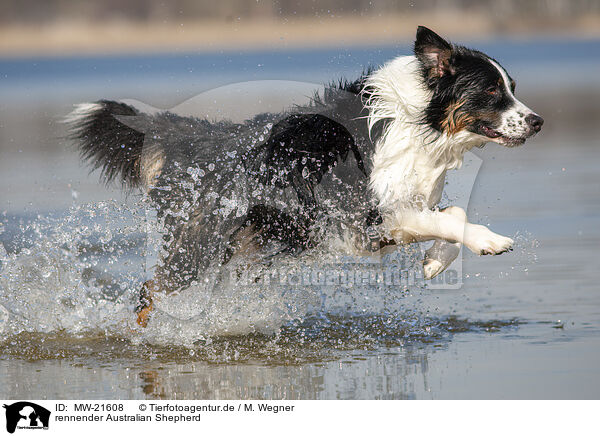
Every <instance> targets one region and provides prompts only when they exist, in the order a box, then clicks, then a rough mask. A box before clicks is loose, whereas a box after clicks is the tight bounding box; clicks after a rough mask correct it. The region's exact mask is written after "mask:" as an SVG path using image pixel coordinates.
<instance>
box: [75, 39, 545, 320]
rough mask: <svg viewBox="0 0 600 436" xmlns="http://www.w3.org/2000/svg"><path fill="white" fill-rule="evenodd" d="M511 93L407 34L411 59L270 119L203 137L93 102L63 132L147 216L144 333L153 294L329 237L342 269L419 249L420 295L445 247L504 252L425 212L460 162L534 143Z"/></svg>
mask: <svg viewBox="0 0 600 436" xmlns="http://www.w3.org/2000/svg"><path fill="white" fill-rule="evenodd" d="M514 91H515V81H514V80H513V79H512V78H511V77H510V75H509V74H508V73H507V72H506V70H505V69H504V68H502V66H500V64H499V63H498V62H497V61H495V60H494V59H492V58H491V57H489V56H487V55H485V54H483V53H481V52H479V51H476V50H471V49H468V48H465V47H462V46H459V45H454V44H451V43H449V42H447V41H446V40H444V39H443V38H441V37H440V36H438V35H437V34H436V33H434V32H433V31H431V30H429V29H427V28H425V27H419V28H418V30H417V35H416V41H415V44H414V56H402V57H398V58H396V59H394V60H392V61H391V62H389V63H387V64H385V65H384V66H383V67H381V68H378V69H369V70H367V71H366V72H365V73H364V74H363V75H362V76H361V77H360V78H358V79H357V80H356V81H354V82H347V81H340V82H336V83H334V84H331V85H328V86H326V87H325V89H324V91H323V92H321V93H319V94H316V95H315V96H314V98H313V99H312V100H311V103H310V104H308V105H306V106H302V107H294V108H293V109H290V110H289V111H286V112H284V113H279V114H273V113H264V114H260V115H257V116H256V117H254V118H253V119H250V120H247V121H245V122H243V123H233V122H229V121H217V122H211V121H208V120H205V119H198V118H191V117H181V116H178V115H175V114H172V113H169V112H162V113H158V114H153V115H150V114H145V113H141V112H140V111H138V110H137V109H135V108H134V107H132V106H129V105H126V104H123V103H118V102H114V101H106V100H101V101H98V102H96V103H91V104H82V105H79V106H78V107H77V108H76V109H75V111H74V112H73V113H72V114H71V115H70V116H69V117H68V120H67V121H68V122H69V123H70V125H71V136H72V137H73V138H74V139H75V140H77V141H78V144H79V148H80V150H81V153H82V155H83V157H84V158H85V159H87V160H89V161H91V163H92V164H93V165H94V166H95V167H96V168H101V169H102V172H103V176H104V178H105V179H106V180H107V181H111V180H115V179H117V180H120V181H121V182H122V183H123V184H124V185H125V187H128V188H141V189H143V190H144V191H145V192H146V193H147V195H148V197H149V198H150V199H151V201H152V202H153V204H154V205H155V207H156V209H157V213H158V218H159V220H160V222H161V223H162V225H163V232H164V236H163V238H164V250H163V255H162V259H161V260H160V261H159V264H158V266H157V267H156V271H155V275H154V279H153V280H150V281H148V282H146V283H145V285H144V287H143V288H142V290H141V292H140V301H141V305H140V307H139V308H138V322H139V323H140V324H141V325H145V324H146V322H147V318H148V315H149V313H150V311H151V310H152V298H151V297H152V294H153V293H155V292H172V291H177V290H181V289H184V288H186V287H189V286H190V284H191V283H193V282H194V281H195V280H198V279H199V278H200V277H202V274H203V271H205V270H206V269H207V268H208V267H209V266H214V265H217V266H219V265H225V264H227V263H230V262H233V261H234V259H244V262H270V261H272V259H273V258H274V257H276V256H281V255H288V256H290V255H291V256H294V255H298V254H299V253H302V252H304V251H305V250H309V249H311V248H314V247H317V246H318V245H319V244H321V243H323V241H324V240H325V235H331V234H332V233H333V234H337V235H339V237H340V238H341V239H342V240H344V241H346V242H348V244H347V246H348V247H349V250H354V251H356V252H358V253H364V252H376V251H379V250H381V249H382V248H383V247H387V246H393V245H396V244H409V243H414V242H419V241H428V240H433V241H434V242H433V245H432V247H431V248H429V249H428V250H427V251H426V254H425V258H424V260H423V268H424V276H425V278H427V279H429V278H432V277H434V276H436V275H437V274H439V273H440V272H442V271H443V270H444V269H445V268H446V267H447V266H448V265H449V264H450V263H451V262H452V261H453V260H454V259H455V258H456V256H457V255H458V253H459V250H460V247H461V245H465V246H466V247H467V248H469V249H470V250H471V251H473V252H475V253H477V254H500V253H503V252H505V251H507V250H510V249H511V245H512V244H513V240H512V239H510V238H508V237H505V236H502V235H499V234H496V233H494V232H492V231H491V230H489V229H488V228H487V227H485V226H482V225H477V224H472V223H469V222H468V220H467V217H466V214H465V211H464V210H462V209H460V208H458V207H448V208H445V209H443V210H440V209H439V208H437V207H436V205H437V204H438V203H439V201H440V199H441V196H442V191H443V187H444V181H445V178H446V171H448V170H451V169H456V168H459V167H460V166H461V163H462V159H463V155H464V153H465V152H467V151H468V150H470V149H471V148H473V147H481V146H483V145H484V144H485V143H486V142H490V141H492V142H497V143H499V144H501V145H504V146H507V147H515V146H518V145H521V144H523V142H525V140H526V139H527V138H529V137H530V136H532V135H534V134H535V133H537V132H539V131H540V129H541V127H542V124H543V120H542V118H541V117H540V116H539V115H537V114H536V113H535V112H533V111H532V110H531V109H529V108H528V107H527V106H525V105H524V104H523V103H521V102H520V101H519V100H517V98H516V97H515V95H514ZM388 249H389V248H388Z"/></svg>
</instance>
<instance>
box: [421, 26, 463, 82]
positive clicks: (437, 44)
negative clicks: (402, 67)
mask: <svg viewBox="0 0 600 436" xmlns="http://www.w3.org/2000/svg"><path fill="white" fill-rule="evenodd" d="M414 51H415V55H416V56H417V59H419V61H421V64H423V67H425V70H426V72H427V77H428V78H429V79H435V78H439V77H442V76H443V75H445V74H454V68H453V67H452V65H451V63H450V59H451V56H452V45H451V44H450V43H449V42H447V41H446V40H445V39H444V38H442V37H441V36H439V35H438V34H437V33H435V32H434V31H433V30H430V29H428V28H427V27H423V26H419V27H418V28H417V38H416V40H415V49H414Z"/></svg>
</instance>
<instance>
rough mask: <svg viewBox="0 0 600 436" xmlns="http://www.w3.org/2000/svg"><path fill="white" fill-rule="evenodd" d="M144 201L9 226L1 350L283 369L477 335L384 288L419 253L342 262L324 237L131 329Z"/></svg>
mask: <svg viewBox="0 0 600 436" xmlns="http://www.w3.org/2000/svg"><path fill="white" fill-rule="evenodd" d="M143 206H144V204H143V202H140V203H138V204H135V205H133V206H127V205H121V204H116V203H111V202H103V203H98V204H94V205H83V206H79V207H74V208H72V209H71V210H70V211H69V213H68V214H66V215H63V216H54V217H35V218H32V219H29V220H21V222H20V223H19V224H18V225H16V227H15V226H12V227H13V232H12V233H11V234H10V235H8V236H9V237H6V235H5V237H4V241H5V242H6V245H7V246H8V247H9V249H6V250H5V249H4V246H0V262H1V270H0V331H1V335H2V337H3V338H4V339H3V340H0V354H4V355H11V356H20V357H23V358H29V359H36V358H39V359H44V358H62V357H73V356H79V357H85V356H88V357H90V358H91V357H92V356H96V357H98V356H104V357H105V358H108V359H111V358H113V357H120V358H123V357H126V356H128V355H129V356H131V358H135V357H139V356H145V357H147V358H148V359H156V358H159V359H178V360H181V359H203V360H209V361H213V360H214V361H231V360H234V361H235V360H252V359H261V360H266V361H278V362H293V361H301V360H312V359H323V358H327V356H330V355H331V353H334V352H335V351H336V350H348V349H370V348H376V347H381V346H384V347H388V346H402V345H403V344H405V343H410V342H414V341H419V342H422V343H423V342H430V341H434V340H439V339H441V338H444V337H447V336H448V335H450V334H452V333H453V332H454V331H461V329H463V330H469V329H477V328H478V327H477V325H476V324H474V323H471V322H467V321H465V322H464V323H463V325H462V327H461V328H458V329H456V328H455V326H456V324H457V323H456V322H453V321H452V320H450V321H449V319H448V318H443V317H434V316H431V314H426V313H424V311H423V310H421V309H420V308H419V296H420V294H421V293H423V292H427V290H426V287H425V286H424V285H423V283H422V282H419V280H414V281H412V282H411V281H405V282H400V283H390V282H389V281H388V279H389V277H392V275H390V276H386V275H385V272H386V271H391V270H393V269H394V268H396V270H397V271H400V270H402V271H404V270H406V269H407V265H413V266H419V268H418V269H419V270H420V263H419V261H418V260H419V259H421V256H422V253H421V252H420V251H419V250H418V249H416V250H415V249H410V248H405V249H401V250H399V251H397V252H396V253H395V254H394V255H390V256H388V257H386V258H383V259H378V260H375V261H373V260H372V259H357V258H350V257H348V256H346V255H345V254H344V253H343V250H342V249H341V248H340V247H338V246H336V244H335V243H334V241H331V242H329V243H324V244H322V245H323V247H326V248H324V249H321V250H311V251H309V252H306V253H305V254H303V255H301V256H298V257H284V258H281V259H278V260H277V261H276V262H274V263H272V264H270V265H264V264H258V265H244V266H243V268H242V270H240V265H239V264H237V265H236V264H232V265H228V266H227V267H224V268H218V269H216V268H215V269H211V270H209V271H206V273H205V274H204V275H203V276H202V279H201V280H198V281H197V282H196V283H195V284H194V285H193V286H192V287H191V288H190V289H186V290H185V291H182V292H180V293H178V294H172V295H169V296H159V297H158V298H157V299H156V302H155V303H156V304H155V306H156V309H155V311H154V312H153V314H152V318H151V320H150V322H149V324H148V327H147V328H141V327H139V326H138V325H137V324H136V323H135V312H134V309H135V304H136V303H137V297H138V292H139V289H140V287H141V284H142V283H143V281H144V280H145V279H146V277H145V274H146V273H145V271H144V268H145V266H146V253H145V249H146V234H145V231H146V230H147V229H148V223H147V222H146V219H147V216H146V213H145V210H144V207H143ZM8 227H11V226H10V225H9V226H8ZM9 233H10V232H9ZM332 272H335V274H332ZM359 272H360V276H359ZM392 272H393V271H392ZM332 277H334V279H332ZM332 280H333V281H332Z"/></svg>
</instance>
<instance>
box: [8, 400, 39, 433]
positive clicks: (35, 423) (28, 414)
mask: <svg viewBox="0 0 600 436" xmlns="http://www.w3.org/2000/svg"><path fill="white" fill-rule="evenodd" d="M3 407H4V408H5V409H6V431H8V432H9V433H14V432H15V430H16V429H17V428H18V429H29V430H35V429H44V430H47V429H48V424H49V423H50V411H49V410H48V409H45V408H43V407H42V406H38V405H37V404H35V403H30V402H28V401H19V402H18V403H13V404H10V405H7V404H4V405H3Z"/></svg>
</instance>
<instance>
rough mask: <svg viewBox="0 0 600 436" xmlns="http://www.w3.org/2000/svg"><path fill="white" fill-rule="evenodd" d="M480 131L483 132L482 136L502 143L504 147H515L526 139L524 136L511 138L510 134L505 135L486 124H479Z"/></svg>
mask: <svg viewBox="0 0 600 436" xmlns="http://www.w3.org/2000/svg"><path fill="white" fill-rule="evenodd" d="M481 133H483V135H484V136H487V137H488V138H490V139H493V140H494V142H497V143H499V144H502V145H504V146H506V147H517V146H519V145H521V144H523V143H524V142H525V140H526V139H527V138H526V137H519V138H512V137H510V136H505V135H503V134H502V133H500V132H498V131H497V130H494V129H492V128H491V127H488V126H481Z"/></svg>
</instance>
